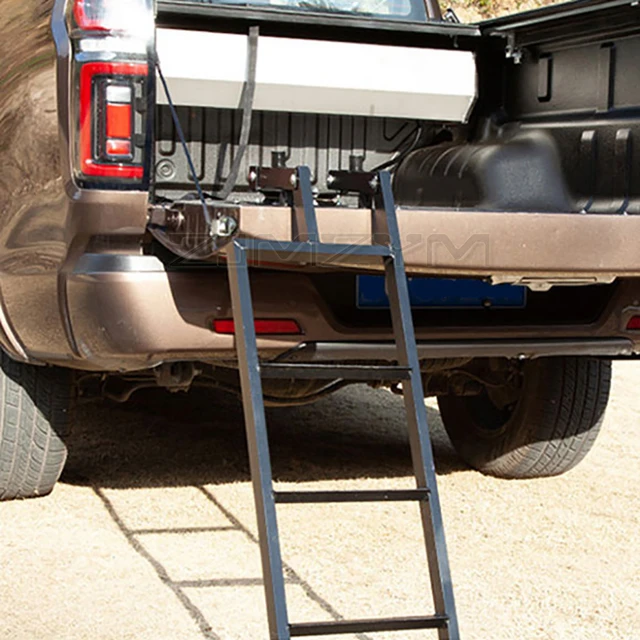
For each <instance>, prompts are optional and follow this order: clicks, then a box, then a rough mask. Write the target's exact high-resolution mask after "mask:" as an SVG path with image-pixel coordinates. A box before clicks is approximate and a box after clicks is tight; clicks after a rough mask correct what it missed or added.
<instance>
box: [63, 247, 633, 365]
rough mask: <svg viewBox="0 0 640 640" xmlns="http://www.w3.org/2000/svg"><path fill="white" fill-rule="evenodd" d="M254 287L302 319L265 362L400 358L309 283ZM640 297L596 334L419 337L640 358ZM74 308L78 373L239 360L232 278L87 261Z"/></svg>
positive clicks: (623, 288) (487, 351) (440, 350)
mask: <svg viewBox="0 0 640 640" xmlns="http://www.w3.org/2000/svg"><path fill="white" fill-rule="evenodd" d="M252 287H253V292H254V307H255V313H256V316H259V317H261V318H269V317H271V318H294V319H296V320H297V321H298V323H299V324H300V326H301V327H302V328H303V331H304V335H302V336H287V337H278V338H269V337H262V338H260V339H259V345H258V346H259V348H260V350H261V352H262V355H263V356H264V357H275V356H281V355H283V354H286V353H287V352H290V351H292V350H296V351H297V350H299V349H300V344H301V343H304V344H306V345H307V346H306V347H305V348H303V349H302V350H301V351H300V352H299V355H298V357H300V356H302V357H303V358H305V359H309V360H318V359H320V360H323V359H324V360H329V359H334V358H336V359H339V360H348V359H354V358H358V359H376V358H379V359H387V358H388V359H392V358H393V353H392V351H391V350H390V349H389V348H386V347H385V346H384V345H383V346H382V347H380V345H378V346H375V343H379V342H385V341H387V342H389V341H391V339H392V335H391V332H390V331H389V330H381V329H374V328H372V329H363V328H361V327H360V328H353V327H349V326H346V325H344V324H341V322H340V321H338V319H337V318H336V317H335V316H334V315H333V314H332V312H331V310H330V309H329V308H328V306H327V305H326V303H325V301H324V300H323V298H322V296H321V295H320V293H319V291H318V290H317V289H316V288H315V286H314V284H313V282H312V280H311V279H310V278H309V277H308V276H307V275H305V274H303V273H275V274H274V273H272V272H266V271H259V270H256V271H255V272H254V273H253V275H252ZM638 298H640V280H638V281H636V280H632V279H629V280H626V281H624V282H622V283H621V284H620V286H618V287H617V288H616V291H615V293H614V295H613V299H612V300H611V302H610V304H609V305H608V308H607V309H606V310H605V312H604V313H603V314H602V316H601V317H600V318H599V319H598V321H597V322H595V323H592V324H589V325H574V326H570V325H563V326H537V327H533V326H531V327H527V326H517V327H514V326H509V327H504V326H503V327H500V326H483V327H474V328H473V329H470V328H469V327H440V328H437V327H435V328H434V327H430V328H428V329H425V328H421V327H417V329H416V334H417V338H418V341H419V342H420V343H421V345H420V347H419V348H420V353H421V357H424V358H442V357H460V356H462V355H465V356H474V357H487V356H506V357H520V356H521V357H538V356H550V355H587V354H592V355H600V356H617V355H630V354H632V353H633V352H634V350H636V351H637V350H640V335H638V336H635V335H633V334H634V333H635V332H626V331H625V330H624V326H625V324H626V320H625V318H627V317H628V314H629V308H634V307H633V304H634V302H637V299H638ZM66 299H67V308H68V315H69V327H70V335H71V336H72V339H73V345H72V346H73V350H74V352H75V354H76V358H77V360H76V362H75V364H74V365H73V366H77V367H80V368H83V369H94V370H112V371H113V370H121V371H126V370H136V369H145V368H148V367H151V366H154V365H156V364H158V363H160V362H163V361H168V360H199V361H210V362H228V363H231V362H233V361H234V359H235V345H234V338H233V336H228V335H219V334H216V333H215V332H214V331H213V329H212V325H213V320H214V319H215V318H226V317H230V316H231V305H230V300H229V292H228V284H227V278H226V273H225V271H224V270H223V269H210V268H200V269H198V268H193V269H190V270H186V271H173V272H172V271H167V270H166V269H165V267H164V265H163V263H162V262H161V261H160V260H158V259H157V258H155V257H151V256H136V257H133V256H115V255H101V254H86V255H84V256H82V258H81V259H80V260H79V262H78V263H77V265H76V268H75V270H74V271H73V273H71V274H69V275H68V276H67V279H66ZM636 340H637V342H636ZM372 344H373V345H374V346H372ZM66 364H67V365H69V364H70V363H69V362H67V363H66Z"/></svg>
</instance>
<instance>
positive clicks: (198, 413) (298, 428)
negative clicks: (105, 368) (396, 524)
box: [62, 386, 467, 488]
mask: <svg viewBox="0 0 640 640" xmlns="http://www.w3.org/2000/svg"><path fill="white" fill-rule="evenodd" d="M267 411H268V413H267V421H268V424H269V430H270V442H271V452H272V459H273V469H274V477H275V479H276V480H282V481H312V480H338V479H351V478H366V477H371V478H376V477H378V478H380V477H402V476H409V475H411V473H412V471H411V466H410V457H409V447H408V441H407V435H406V427H405V423H404V417H405V413H404V404H403V401H402V398H399V397H397V396H394V395H392V394H390V393H389V392H387V391H383V390H373V389H371V388H368V387H365V386H358V387H351V388H348V389H345V390H343V391H341V392H339V393H337V394H335V395H334V396H332V397H330V398H327V399H325V400H322V401H320V402H318V403H316V404H314V405H311V406H306V407H296V408H278V409H273V408H272V409H268V410H267ZM428 414H429V423H430V427H431V433H432V439H433V445H434V452H435V458H436V467H437V471H438V473H439V474H447V473H452V472H456V471H460V470H464V469H466V468H467V467H466V466H465V465H464V463H463V462H462V461H461V460H460V459H459V458H458V457H457V455H456V454H455V452H454V450H453V449H452V447H451V444H450V443H449V440H448V438H447V436H446V434H445V432H444V429H443V427H442V423H441V421H440V416H439V414H438V412H437V411H435V410H433V409H429V410H428ZM68 445H69V450H70V456H69V462H68V464H67V468H66V471H65V473H64V475H63V478H62V481H63V482H67V483H70V484H90V485H94V486H100V487H105V488H140V487H164V486H187V485H210V484H222V483H228V482H233V481H239V480H248V479H249V469H248V461H247V456H246V442H245V436H244V427H243V417H242V406H241V404H240V402H239V400H237V399H236V398H235V397H233V396H230V395H228V394H224V393H222V392H220V393H218V392H212V391H202V390H196V391H192V392H190V393H189V394H186V395H185V394H179V395H172V394H169V393H167V392H164V391H159V390H158V391H156V390H153V391H145V392H140V393H139V394H137V395H136V396H134V399H133V400H132V401H131V402H130V403H129V404H127V405H114V404H98V405H86V406H83V407H82V408H81V410H80V412H79V420H78V427H77V429H76V431H75V433H74V434H73V435H72V436H71V437H70V438H69V440H68Z"/></svg>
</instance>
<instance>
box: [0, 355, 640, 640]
mask: <svg viewBox="0 0 640 640" xmlns="http://www.w3.org/2000/svg"><path fill="white" fill-rule="evenodd" d="M614 385H615V386H614V392H613V399H612V402H611V405H610V410H609V412H608V415H607V419H606V424H605V427H604V432H603V434H602V436H601V438H600V439H599V441H598V443H597V446H596V448H595V450H594V451H593V452H592V454H591V455H590V456H589V458H588V459H587V461H586V462H585V463H584V464H583V465H582V466H580V467H579V468H578V469H576V470H574V471H573V472H572V473H570V474H568V475H566V476H564V477H561V478H556V479H550V480H538V481H531V482H508V481H500V480H496V479H493V478H486V477H483V476H481V475H480V474H478V473H476V472H474V471H471V470H469V469H467V468H466V467H465V466H464V465H463V464H462V463H461V462H460V461H459V459H458V458H457V457H456V455H455V454H454V452H453V451H452V450H451V448H450V445H449V444H448V442H447V440H446V437H445V436H444V434H443V433H442V430H441V426H440V425H439V420H438V415H437V412H436V411H435V410H434V409H433V406H434V405H433V403H431V402H430V403H429V405H430V407H431V409H430V416H431V418H432V423H433V424H434V425H435V426H434V430H435V449H436V458H437V466H438V472H439V482H440V488H441V497H442V502H443V506H444V515H445V522H446V527H447V534H448V539H449V547H450V554H451V562H452V570H453V577H454V582H455V585H456V595H457V601H458V607H459V615H460V619H461V626H462V631H463V634H464V637H465V638H467V639H475V638H478V639H479V638H482V639H486V638H490V639H491V640H502V639H504V640H513V639H519V640H534V639H535V640H537V639H547V638H551V639H553V640H564V639H567V640H568V639H572V640H590V639H592V638H593V639H596V638H597V639H599V640H600V639H602V638H607V639H608V640H613V639H624V640H640V529H639V524H640V519H639V509H638V508H639V507H640V498H639V497H638V486H640V464H639V461H640V421H639V420H638V418H639V415H640V398H639V397H638V392H637V389H638V386H639V385H640V366H638V365H634V364H620V365H618V366H617V367H616V377H615V382H614ZM145 403H147V405H150V406H147V409H145ZM270 418H271V424H272V440H273V449H274V457H275V472H276V475H277V476H278V478H279V480H280V482H281V483H287V484H288V483H295V484H296V486H298V487H300V486H304V485H305V484H307V483H311V482H313V483H314V485H313V486H314V487H316V488H318V487H334V488H335V487H339V488H346V487H352V486H357V487H360V486H367V487H387V486H393V487H403V486H410V482H411V480H410V477H409V473H410V468H409V466H408V459H407V455H408V451H407V444H406V440H405V436H404V431H403V426H402V405H401V401H400V400H399V399H398V398H396V397H394V396H392V395H391V394H389V393H387V392H383V391H373V390H370V389H367V388H364V387H361V388H358V389H357V390H356V392H355V393H354V392H348V391H347V392H342V393H341V394H339V395H337V396H335V397H333V398H330V399H328V400H325V401H324V402H322V403H320V404H318V405H316V406H313V407H307V408H301V409H296V410H272V411H271V413H270ZM81 419H82V423H83V426H82V428H81V429H79V430H78V432H77V434H76V436H75V437H74V441H73V442H72V443H71V447H72V454H71V458H70V461H69V465H68V470H67V472H66V474H65V478H64V482H63V483H62V484H61V485H59V487H58V488H57V489H56V491H55V492H54V494H53V495H52V496H51V497H49V498H46V499H43V500H36V501H28V502H22V503H10V504H2V505H0V544H1V547H0V566H1V567H2V572H1V573H0V629H1V631H0V635H1V637H2V638H3V639H19V640H27V639H28V640H31V639H34V640H48V639H55V640H67V639H68V640H80V639H85V638H87V639H88V638H91V639H92V640H97V639H117V640H120V639H125V638H135V639H136V640H147V639H148V640H165V639H167V640H169V639H170V640H174V639H178V640H191V639H193V640H197V639H202V638H214V639H217V638H220V639H222V640H231V639H242V640H263V639H265V638H266V633H265V630H264V625H263V617H264V607H263V604H262V592H261V587H260V585H259V579H258V578H259V575H260V570H259V558H258V550H257V545H256V538H255V525H254V515H253V512H252V502H251V494H250V487H249V485H248V482H247V465H246V459H245V456H244V443H243V437H242V430H241V412H240V407H239V406H238V404H237V403H236V402H234V401H233V400H230V399H228V398H225V397H218V396H215V397H211V396H210V395H208V396H207V395H198V396H196V397H195V398H192V399H191V401H190V402H187V401H186V398H184V397H169V396H165V395H158V394H149V395H147V396H144V397H141V398H140V399H139V400H138V402H137V403H136V404H134V405H132V406H130V407H126V408H113V407H87V408H85V409H83V411H82V414H81ZM212 421H213V424H212ZM414 508H415V507H413V506H402V505H400V506H397V505H382V506H376V505H358V506H348V507H342V508H339V507H336V506H330V507H329V506H305V507H299V506H283V507H280V509H281V511H280V513H281V529H282V531H283V532H284V533H285V535H284V550H285V559H286V562H287V567H288V569H287V573H288V582H289V586H288V589H289V592H290V602H291V610H292V618H293V619H294V620H298V621H301V620H311V619H323V618H324V619H331V618H337V617H340V616H346V617H353V616H377V615H386V614H391V615H393V614H399V613H411V614H415V613H424V612H427V611H428V608H429V589H428V587H427V582H426V573H425V571H424V566H423V558H424V555H423V552H422V548H421V545H420V531H419V528H418V520H417V515H416V513H415V512H414V511H413V509H414ZM343 637H346V636H343ZM430 637H433V635H431V634H430V633H425V632H421V633H403V634H395V635H393V634H387V635H386V636H380V635H378V636H377V637H374V636H371V640H375V639H376V638H386V639H388V640H391V639H392V638H395V639H399V638H402V639H403V640H404V639H406V640H412V639H413V638H416V639H417V638H430ZM365 638H366V636H360V640H363V639H365Z"/></svg>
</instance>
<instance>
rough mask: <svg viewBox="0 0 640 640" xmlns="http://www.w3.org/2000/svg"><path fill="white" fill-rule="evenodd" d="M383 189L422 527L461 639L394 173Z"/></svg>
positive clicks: (445, 607) (438, 590)
mask: <svg viewBox="0 0 640 640" xmlns="http://www.w3.org/2000/svg"><path fill="white" fill-rule="evenodd" d="M379 180H380V183H379V192H378V195H377V197H376V202H375V207H376V209H379V210H381V211H383V212H384V214H385V215H384V223H383V222H382V218H381V217H380V216H376V223H377V224H378V225H379V226H381V227H383V228H382V229H378V231H382V232H383V233H386V234H388V237H389V241H390V245H391V250H392V257H390V258H387V259H386V260H385V276H386V282H387V289H388V295H389V301H390V308H391V316H392V323H393V330H394V335H395V339H396V346H397V352H398V360H399V364H400V365H401V366H407V367H409V368H410V370H411V373H410V379H409V380H408V381H405V382H403V392H404V393H403V395H404V401H405V407H406V413H407V425H408V430H409V442H410V445H411V457H412V461H413V468H414V473H415V476H416V481H417V484H418V487H419V488H421V489H429V490H430V492H431V495H430V499H429V500H428V501H425V502H421V503H420V511H421V516H422V526H423V531H424V537H425V541H426V549H427V559H428V564H429V575H430V579H431V588H432V592H433V598H434V604H435V608H436V614H440V615H448V616H449V625H448V628H447V629H440V630H439V631H438V636H439V639H440V640H458V638H459V630H458V625H457V618H456V614H455V601H454V597H453V585H452V581H451V572H450V568H449V559H448V555H447V548H446V541H445V535H444V526H443V520H442V511H441V508H440V501H439V499H438V491H437V480H436V472H435V464H434V460H433V451H432V448H431V441H430V438H429V430H428V423H427V410H426V406H425V403H424V392H423V387H422V376H421V372H420V361H419V358H418V350H417V346H416V338H415V329H414V326H413V318H412V315H411V302H410V298H409V287H408V282H407V277H406V271H405V265H404V258H403V255H402V245H401V237H400V229H399V226H398V219H397V215H396V207H395V203H394V199H393V191H392V186H391V176H390V174H389V173H388V172H386V171H384V172H381V173H380V174H379Z"/></svg>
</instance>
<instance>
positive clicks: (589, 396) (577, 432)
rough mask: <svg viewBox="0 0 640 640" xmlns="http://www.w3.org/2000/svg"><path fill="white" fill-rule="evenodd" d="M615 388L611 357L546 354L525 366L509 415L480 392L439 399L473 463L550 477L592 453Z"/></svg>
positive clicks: (489, 470)
mask: <svg viewBox="0 0 640 640" xmlns="http://www.w3.org/2000/svg"><path fill="white" fill-rule="evenodd" d="M610 387H611V361H610V360H601V359H596V358H589V357H559V358H540V359H539V360H533V361H531V362H528V363H527V364H526V365H525V366H524V369H523V383H522V389H521V392H520V397H519V399H518V401H517V402H516V404H515V407H513V408H512V409H511V410H508V411H507V413H506V414H500V413H499V412H498V413H496V411H493V410H492V408H491V406H488V405H487V404H482V403H483V402H485V403H486V400H482V398H478V397H475V399H474V397H473V396H470V397H457V396H443V397H441V398H439V400H438V402H439V405H440V414H441V416H442V421H443V423H444V426H445V429H446V430H447V433H448V434H449V437H450V439H451V442H452V443H453V446H454V447H455V449H456V451H457V452H458V454H459V455H460V457H462V459H463V460H464V461H465V462H466V463H467V464H469V465H470V466H472V467H474V468H475V469H478V470H479V471H482V472H483V473H486V474H489V475H493V476H498V477H500V478H544V477H548V476H556V475H560V474H562V473H565V472H566V471H569V469H572V468H573V467H575V466H576V465H577V464H578V463H579V462H581V461H582V459H583V458H584V457H585V456H586V455H587V453H588V452H589V450H590V449H591V447H592V446H593V443H594V442H595V440H596V437H597V435H598V433H599V431H600V427H601V425H602V421H603V418H604V412H605V409H606V406H607V402H608V400H609V389H610ZM485 398H487V396H485ZM501 415H502V416H503V417H502V418H500V416H501Z"/></svg>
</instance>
